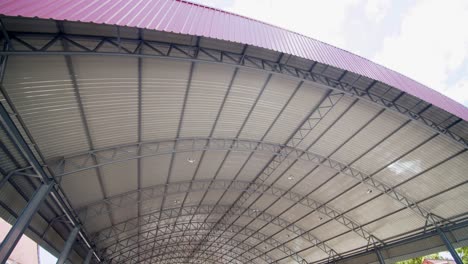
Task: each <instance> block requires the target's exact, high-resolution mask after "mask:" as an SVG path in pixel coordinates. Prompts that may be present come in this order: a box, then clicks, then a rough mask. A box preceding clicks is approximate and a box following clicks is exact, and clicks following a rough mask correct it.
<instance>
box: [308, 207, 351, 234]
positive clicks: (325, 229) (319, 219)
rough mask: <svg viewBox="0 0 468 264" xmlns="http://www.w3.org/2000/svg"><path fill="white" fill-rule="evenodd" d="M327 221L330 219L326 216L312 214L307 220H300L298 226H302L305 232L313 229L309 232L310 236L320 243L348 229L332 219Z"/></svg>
mask: <svg viewBox="0 0 468 264" xmlns="http://www.w3.org/2000/svg"><path fill="white" fill-rule="evenodd" d="M329 220H330V218H329V217H328V216H324V215H321V214H316V213H314V214H311V215H310V216H308V217H307V218H304V220H301V221H300V224H301V226H304V227H305V229H306V230H310V229H312V228H313V230H311V234H313V235H314V236H315V237H317V238H318V239H320V240H322V241H325V240H327V239H330V238H332V237H335V236H339V235H341V234H342V233H344V232H347V231H349V228H348V227H346V226H344V225H343V224H341V223H339V222H338V221H335V220H333V219H331V220H330V221H329Z"/></svg>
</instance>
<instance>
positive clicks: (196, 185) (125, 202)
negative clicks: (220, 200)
mask: <svg viewBox="0 0 468 264" xmlns="http://www.w3.org/2000/svg"><path fill="white" fill-rule="evenodd" d="M166 186H167V193H166V195H172V194H177V193H186V192H197V191H210V190H232V191H238V192H247V191H248V192H254V193H262V194H268V195H272V196H274V197H282V198H283V199H286V200H288V201H290V202H292V203H298V204H301V205H303V206H306V207H308V208H310V209H311V210H316V211H317V212H319V213H321V214H322V215H324V216H326V217H327V218H329V219H331V220H333V221H337V222H338V223H340V224H342V225H344V226H346V227H347V228H348V229H350V230H352V231H353V232H355V233H356V234H358V235H359V236H361V237H363V238H365V239H369V238H370V237H371V236H372V234H370V233H369V232H368V231H366V230H365V229H364V228H362V226H361V224H359V223H357V222H356V221H354V220H352V219H351V218H350V217H348V216H346V214H343V213H341V212H339V211H337V210H335V209H333V208H331V207H330V206H328V205H324V204H322V203H319V202H317V201H315V200H313V199H312V198H310V197H308V196H304V195H301V194H299V193H295V192H291V191H289V192H287V191H286V190H283V189H281V188H278V187H275V186H268V185H265V184H253V185H252V184H251V182H246V181H231V180H215V181H211V180H197V181H192V182H189V181H187V182H178V183H171V184H169V185H155V186H152V187H149V188H145V189H142V190H137V191H132V192H128V193H126V194H123V195H118V196H114V197H111V198H109V199H107V200H103V201H100V202H98V203H92V204H89V205H88V206H85V207H83V208H81V209H78V215H79V216H80V217H81V218H82V219H83V221H84V222H86V219H87V218H90V217H95V216H98V215H101V214H104V213H107V212H108V208H111V210H112V209H118V208H125V207H131V206H135V204H136V203H141V202H143V201H146V200H150V199H155V198H157V197H161V196H162V195H163V192H162V191H163V190H164V188H165V187H166ZM249 186H250V188H249ZM137 192H141V195H140V197H143V199H142V200H138V197H139V196H138V195H136V193H137ZM272 222H277V224H278V225H283V222H281V221H280V219H274V220H272ZM286 230H288V231H290V232H292V233H294V234H296V235H301V236H303V237H307V240H308V241H316V243H320V242H319V241H318V240H317V239H316V238H315V237H314V236H313V235H312V233H311V232H306V233H301V231H300V230H299V229H296V228H295V227H294V226H289V227H287V228H286Z"/></svg>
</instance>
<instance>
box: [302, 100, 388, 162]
mask: <svg viewBox="0 0 468 264" xmlns="http://www.w3.org/2000/svg"><path fill="white" fill-rule="evenodd" d="M378 110H380V109H378V108H377V107H376V106H374V105H370V104H368V103H365V102H362V101H358V102H357V103H356V104H355V105H354V106H353V107H352V108H351V109H350V110H349V111H348V112H346V113H345V114H344V116H343V117H342V118H341V119H339V120H338V121H337V122H336V123H335V124H334V125H333V126H332V127H331V128H330V129H329V130H328V131H327V133H326V134H325V135H324V136H323V137H322V138H321V139H320V140H319V141H318V142H317V143H316V144H315V145H314V146H312V148H311V149H310V150H311V151H312V152H314V153H318V154H321V155H323V156H329V155H330V154H331V153H332V151H334V150H336V149H337V148H339V147H340V146H341V145H342V144H343V143H344V142H345V141H346V140H348V139H349V138H350V137H351V136H352V135H353V134H354V133H356V132H357V131H358V130H359V129H360V128H361V127H363V126H364V125H365V124H366V123H367V122H368V121H369V120H371V118H372V117H374V116H375V115H376V114H377V112H378Z"/></svg>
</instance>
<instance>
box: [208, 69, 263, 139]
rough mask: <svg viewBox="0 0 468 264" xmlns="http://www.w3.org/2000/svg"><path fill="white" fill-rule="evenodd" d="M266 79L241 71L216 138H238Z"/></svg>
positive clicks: (219, 124) (227, 100)
mask: <svg viewBox="0 0 468 264" xmlns="http://www.w3.org/2000/svg"><path fill="white" fill-rule="evenodd" d="M266 78H267V75H266V74H258V72H249V71H245V70H239V72H238V73H237V76H236V78H235V80H234V83H233V85H232V88H231V92H230V93H229V96H228V97H227V99H226V103H225V105H224V107H223V109H222V111H221V115H220V117H219V121H218V124H217V126H216V129H215V132H214V135H213V136H214V137H224V138H234V137H236V135H237V134H238V132H239V130H240V128H241V127H242V124H243V122H244V120H245V118H246V117H247V115H248V113H249V111H250V109H251V108H252V106H253V104H254V102H255V99H256V98H257V96H258V95H259V93H260V90H261V88H262V87H263V85H264V84H265V81H266Z"/></svg>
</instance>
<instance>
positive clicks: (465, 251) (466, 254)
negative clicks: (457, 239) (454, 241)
mask: <svg viewBox="0 0 468 264" xmlns="http://www.w3.org/2000/svg"><path fill="white" fill-rule="evenodd" d="M456 250H457V253H458V255H460V257H461V259H462V261H463V263H464V264H468V247H461V248H457V249H456Z"/></svg>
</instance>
